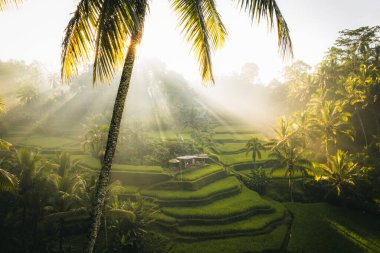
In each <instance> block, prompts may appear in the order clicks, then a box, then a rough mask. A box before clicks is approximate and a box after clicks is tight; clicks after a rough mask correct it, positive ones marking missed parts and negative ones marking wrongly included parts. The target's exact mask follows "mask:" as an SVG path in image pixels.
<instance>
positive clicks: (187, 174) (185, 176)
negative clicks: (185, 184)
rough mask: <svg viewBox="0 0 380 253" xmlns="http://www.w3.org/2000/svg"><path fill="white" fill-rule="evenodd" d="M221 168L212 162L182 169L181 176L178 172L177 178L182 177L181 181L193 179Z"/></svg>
mask: <svg viewBox="0 0 380 253" xmlns="http://www.w3.org/2000/svg"><path fill="white" fill-rule="evenodd" d="M222 169H223V168H222V167H220V166H219V165H216V164H214V165H208V166H206V167H204V168H199V169H189V170H188V171H185V170H183V171H184V172H182V177H181V175H180V174H178V175H177V179H182V180H183V181H194V180H197V179H199V178H202V177H204V176H207V175H210V174H212V173H215V172H217V171H220V170H222Z"/></svg>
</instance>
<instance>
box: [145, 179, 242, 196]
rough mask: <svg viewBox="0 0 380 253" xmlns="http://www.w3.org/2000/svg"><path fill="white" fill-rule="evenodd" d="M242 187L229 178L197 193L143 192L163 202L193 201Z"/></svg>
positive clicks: (235, 180)
mask: <svg viewBox="0 0 380 253" xmlns="http://www.w3.org/2000/svg"><path fill="white" fill-rule="evenodd" d="M237 187H240V182H239V181H238V180H237V179H236V178H235V177H232V176H231V177H227V178H224V179H221V180H218V181H216V182H214V183H211V184H209V185H207V186H205V187H203V188H201V189H199V190H197V191H165V190H158V191H157V190H156V191H150V190H146V191H143V194H144V195H148V196H152V197H156V198H158V199H161V200H182V199H183V200H191V199H203V198H207V197H208V196H210V195H212V194H215V193H217V192H223V191H228V190H232V189H236V188H237Z"/></svg>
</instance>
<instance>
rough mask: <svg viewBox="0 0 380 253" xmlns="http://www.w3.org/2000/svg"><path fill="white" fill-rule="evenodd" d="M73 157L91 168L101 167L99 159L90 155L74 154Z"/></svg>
mask: <svg viewBox="0 0 380 253" xmlns="http://www.w3.org/2000/svg"><path fill="white" fill-rule="evenodd" d="M71 158H72V159H77V160H80V161H81V164H82V165H84V166H86V167H89V168H91V169H99V168H100V161H99V159H98V158H95V157H92V156H90V155H72V156H71Z"/></svg>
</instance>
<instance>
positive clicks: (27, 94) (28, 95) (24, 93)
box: [17, 85, 38, 105]
mask: <svg viewBox="0 0 380 253" xmlns="http://www.w3.org/2000/svg"><path fill="white" fill-rule="evenodd" d="M37 97H38V89H37V87H36V86H34V85H27V86H24V87H21V88H20V89H19V90H18V91H17V98H18V99H19V100H20V102H21V103H22V104H24V105H25V104H29V103H31V102H33V101H35V100H36V99H37Z"/></svg>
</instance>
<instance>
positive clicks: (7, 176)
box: [0, 169, 19, 192]
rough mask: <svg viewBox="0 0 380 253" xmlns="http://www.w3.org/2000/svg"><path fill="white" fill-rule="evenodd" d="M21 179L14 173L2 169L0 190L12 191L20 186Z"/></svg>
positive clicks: (0, 172) (0, 170)
mask: <svg viewBox="0 0 380 253" xmlns="http://www.w3.org/2000/svg"><path fill="white" fill-rule="evenodd" d="M18 183H19V180H18V178H17V177H16V176H15V175H13V174H12V173H10V172H8V171H6V170H3V169H0V192H3V191H6V192H12V191H15V190H16V188H17V186H18Z"/></svg>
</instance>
